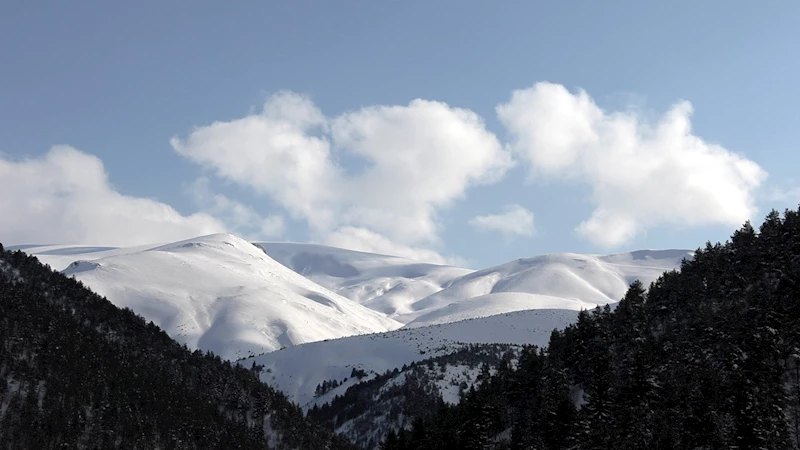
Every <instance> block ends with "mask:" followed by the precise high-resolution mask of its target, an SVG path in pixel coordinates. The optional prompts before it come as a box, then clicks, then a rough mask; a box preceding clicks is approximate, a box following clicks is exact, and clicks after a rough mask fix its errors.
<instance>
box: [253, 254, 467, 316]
mask: <svg viewBox="0 0 800 450" xmlns="http://www.w3.org/2000/svg"><path fill="white" fill-rule="evenodd" d="M256 245H258V246H260V247H261V248H263V249H264V251H265V252H267V254H268V255H269V256H271V257H272V258H273V259H275V260H276V261H278V262H280V263H281V264H283V265H285V266H286V267H289V268H290V269H292V270H294V271H296V272H297V273H299V274H301V275H303V276H305V277H307V278H309V279H311V280H313V281H314V282H316V283H319V284H320V285H322V286H325V287H326V288H328V289H330V290H332V291H334V292H336V293H338V294H340V295H342V296H344V297H347V298H349V299H351V300H355V301H357V302H358V303H361V304H362V305H364V306H366V307H368V308H370V309H373V310H375V311H378V312H381V313H384V314H386V315H388V316H390V317H394V316H398V315H404V314H408V313H410V312H412V310H411V309H410V305H411V304H412V303H414V302H416V301H418V300H420V299H422V298H425V297H427V296H429V295H431V294H435V293H437V292H439V291H441V290H442V288H443V287H444V286H448V285H449V284H450V283H451V282H453V280H455V279H458V278H460V277H462V276H464V275H467V274H469V273H472V272H473V270H470V269H462V268H459V267H451V266H442V265H436V264H427V263H421V262H419V261H414V260H411V259H405V258H400V257H397V256H387V255H378V254H375V253H364V252H357V251H352V250H345V249H341V248H335V247H327V246H324V245H315V244H299V243H288V242H258V243H256Z"/></svg>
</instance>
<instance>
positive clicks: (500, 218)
mask: <svg viewBox="0 0 800 450" xmlns="http://www.w3.org/2000/svg"><path fill="white" fill-rule="evenodd" d="M469 224H470V225H472V226H473V227H474V228H476V229H478V230H483V231H497V232H500V233H501V234H503V235H505V236H506V237H509V238H510V237H514V236H524V237H530V236H533V233H534V217H533V213H532V212H530V211H529V210H527V209H526V208H524V207H522V206H520V205H508V206H506V207H505V212H504V213H502V214H490V215H486V216H475V217H473V218H472V219H470V221H469Z"/></svg>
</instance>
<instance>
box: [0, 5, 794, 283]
mask: <svg viewBox="0 0 800 450" xmlns="http://www.w3.org/2000/svg"><path fill="white" fill-rule="evenodd" d="M798 20H800V4H798V3H796V2H766V3H762V4H757V3H754V2H743V1H742V2H711V1H709V2H688V1H686V2H683V1H680V2H679V1H676V2H633V1H625V2H623V1H610V2H593V1H585V2H549V3H548V2H522V1H520V2H511V1H509V2H484V1H437V2H422V1H408V2H391V1H387V2H322V1H319V2H309V1H300V2H234V3H232V4H225V5H223V4H221V3H219V2H202V1H200V2H191V3H189V2H173V3H166V2H125V3H123V2H99V1H98V2H89V1H86V2H78V3H76V2H20V1H12V2H6V3H5V4H4V5H3V6H2V13H1V14H0V67H2V70H0V152H2V153H1V154H0V157H1V158H2V159H0V187H2V188H3V189H4V191H5V192H7V193H8V194H7V195H5V196H4V197H5V199H0V216H3V218H0V242H3V243H4V244H23V243H75V242H81V243H91V244H112V245H132V244H137V243H143V242H149V241H164V240H174V239H179V238H181V237H190V236H192V235H193V234H202V233H203V232H206V231H209V232H212V231H222V230H225V231H231V232H234V233H237V234H241V235H244V236H245V237H249V238H253V239H262V240H294V241H309V240H312V241H316V242H324V243H329V244H333V245H342V246H349V247H352V248H358V249H364V250H372V251H382V252H393V253H398V254H403V255H409V256H416V257H420V258H424V259H427V260H436V261H451V262H453V261H455V262H459V263H466V264H469V265H471V266H473V267H483V266H488V265H491V264H497V263H501V262H504V261H507V260H510V259H514V258H519V257H524V256H531V255H536V254H541V253H549V252H559V251H573V252H585V253H606V252H616V251H625V250H632V249H639V248H675V247H679V248H695V247H697V246H699V245H702V244H703V243H704V242H705V241H706V240H712V241H716V240H724V239H726V238H727V237H728V236H729V235H730V233H731V232H732V231H733V229H734V228H736V225H734V224H736V223H741V222H742V221H743V220H744V219H746V218H748V217H752V218H754V219H755V220H756V221H760V219H761V218H762V217H763V216H764V214H766V212H768V210H769V209H770V208H773V207H775V208H778V209H783V208H786V207H795V206H796V205H797V203H798V201H800V200H798V199H800V190H798V186H800V180H798V179H797V178H796V177H797V176H796V175H795V172H796V167H798V163H800V152H797V151H796V145H797V144H796V142H797V140H796V138H795V135H796V131H795V130H796V129H797V123H798V119H800V113H798V112H797V107H796V105H797V104H798V103H800V91H799V90H798V88H797V87H796V82H797V80H798V79H800V77H799V76H798V75H800V58H797V57H796V55H797V48H796V47H797V43H798V42H800V29H798V28H797V26H796V24H797V23H798ZM793 55H794V56H793ZM537 83H539V84H537ZM514 91H518V94H519V95H517V96H515V97H512V92H514ZM416 99H421V100H419V101H418V102H417V103H413V102H414V101H415V100H416ZM681 102H689V103H681ZM265 104H266V105H267V106H268V108H267V109H269V111H271V112H265V111H266V110H265ZM689 104H690V105H691V107H689V106H688V105H689ZM676 105H677V106H676ZM498 106H500V109H498ZM270 108H271V109H270ZM499 110H503V111H506V113H505V116H503V115H502V114H499V113H498V111H499ZM690 110H691V111H692V113H690V112H689V111H690ZM501 116H503V117H504V118H503V117H501ZM215 123H216V125H212V124H215ZM689 124H690V129H689ZM659 130H661V131H659ZM281 133H283V134H281ZM54 146H56V147H55V148H54ZM65 146H68V147H65ZM442 149H444V150H442ZM398 165H399V166H398ZM400 166H402V167H404V168H403V169H402V170H401V169H398V170H397V171H395V170H394V169H393V168H396V167H400ZM415 167H419V168H420V169H419V170H416V169H414V168H415ZM637 173H638V174H641V176H635V175H636V174H637ZM4 179H5V180H4Z"/></svg>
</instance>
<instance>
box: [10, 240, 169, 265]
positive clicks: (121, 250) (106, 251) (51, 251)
mask: <svg viewBox="0 0 800 450" xmlns="http://www.w3.org/2000/svg"><path fill="white" fill-rule="evenodd" d="M161 245H163V244H150V245H141V246H137V247H99V246H96V245H15V246H11V247H8V250H22V251H24V252H25V253H27V254H29V255H34V256H36V258H38V259H39V261H41V262H42V263H43V264H48V265H50V267H51V268H53V269H55V270H64V269H66V268H67V266H69V265H70V264H72V263H73V262H75V261H76V260H92V259H100V258H105V257H107V256H117V255H125V254H128V253H136V252H141V251H144V250H148V249H151V248H155V247H159V246H161Z"/></svg>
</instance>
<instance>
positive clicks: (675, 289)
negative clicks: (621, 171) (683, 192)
mask: <svg viewBox="0 0 800 450" xmlns="http://www.w3.org/2000/svg"><path fill="white" fill-rule="evenodd" d="M799 338H800V212H798V211H793V210H788V211H786V212H785V214H784V215H783V216H781V215H780V214H779V213H777V212H775V211H773V212H772V213H770V214H769V215H768V216H767V218H766V220H765V221H764V223H763V224H762V225H761V226H760V229H759V230H758V232H757V231H756V230H755V229H754V228H753V227H752V226H751V225H750V224H749V223H747V224H745V225H744V227H742V228H741V229H740V230H738V231H736V232H735V233H734V234H733V236H732V237H731V239H730V240H729V241H728V242H726V243H725V244H716V245H711V244H710V243H709V244H707V245H706V246H705V248H701V249H698V250H697V252H696V255H695V257H694V258H693V259H692V260H690V261H684V262H683V264H682V265H681V269H680V271H679V272H677V271H672V272H667V273H665V274H664V275H663V276H662V277H661V278H659V279H658V280H657V281H656V282H654V283H653V284H652V285H651V286H649V289H646V288H645V286H643V285H642V284H641V283H638V282H637V283H633V284H632V285H631V286H630V289H629V290H628V292H627V294H626V295H625V297H624V298H623V299H622V300H621V301H620V302H619V304H618V305H617V306H616V308H615V309H614V310H613V311H612V309H611V308H609V307H604V308H598V309H596V310H593V311H591V312H589V311H583V312H581V313H580V315H579V317H578V321H577V323H575V324H574V325H572V326H570V327H568V328H567V329H565V330H563V331H554V332H553V334H552V336H551V339H550V342H549V345H548V347H547V348H546V349H536V348H526V349H525V350H524V351H523V352H522V354H521V355H520V359H519V362H518V364H517V367H512V365H509V364H504V365H502V366H501V367H500V368H499V369H498V370H497V371H496V373H495V374H494V375H490V376H488V377H487V378H486V379H485V380H484V381H483V382H482V383H481V384H480V386H479V387H478V388H477V389H476V388H472V389H469V390H468V391H467V392H466V393H465V394H464V396H463V397H462V400H461V402H460V403H459V404H458V405H457V406H449V405H442V406H441V407H440V408H439V410H438V412H437V413H436V415H435V416H434V417H432V418H428V419H425V420H416V421H415V422H414V424H413V426H412V427H410V429H401V430H400V431H399V432H398V433H394V432H392V433H390V434H389V435H388V436H387V438H386V439H385V440H384V442H383V443H382V444H381V446H380V448H381V449H383V450H399V449H402V450H410V449H429V448H437V449H465V450H469V449H492V448H494V449H565V450H566V449H622V450H624V449H642V448H648V449H664V450H666V449H698V448H703V449H714V448H737V449H745V448H751V449H776V450H778V449H793V448H794V449H797V448H800V366H799V365H798V359H799V358H800V348H798V347H800V345H798V342H799V341H798V339H799Z"/></svg>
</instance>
